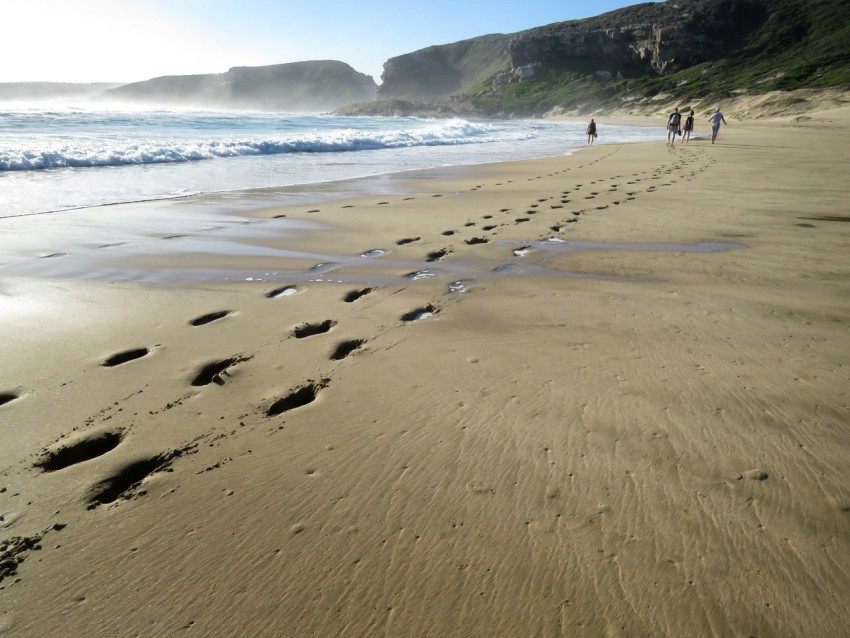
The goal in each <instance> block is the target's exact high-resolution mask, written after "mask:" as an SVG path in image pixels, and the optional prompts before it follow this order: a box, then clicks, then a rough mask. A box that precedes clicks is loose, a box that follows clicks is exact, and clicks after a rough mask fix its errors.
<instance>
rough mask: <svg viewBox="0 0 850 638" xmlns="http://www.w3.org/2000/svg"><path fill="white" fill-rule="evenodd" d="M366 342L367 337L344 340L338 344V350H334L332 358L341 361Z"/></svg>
mask: <svg viewBox="0 0 850 638" xmlns="http://www.w3.org/2000/svg"><path fill="white" fill-rule="evenodd" d="M364 343H366V340H365V339H352V340H351V341H343V342H342V343H340V344H339V345H337V347H336V350H334V351H333V354H332V355H331V360H332V361H341V360H342V359H345V358H346V357H347V356H348V355H350V354H351V353H352V352H354V351H355V350H357V349H359V348H360V347H361V346H362V345H363V344H364Z"/></svg>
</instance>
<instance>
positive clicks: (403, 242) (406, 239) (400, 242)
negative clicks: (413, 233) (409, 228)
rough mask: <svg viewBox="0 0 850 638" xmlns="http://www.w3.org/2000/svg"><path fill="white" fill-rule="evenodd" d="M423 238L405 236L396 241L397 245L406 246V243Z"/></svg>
mask: <svg viewBox="0 0 850 638" xmlns="http://www.w3.org/2000/svg"><path fill="white" fill-rule="evenodd" d="M420 239H422V238H421V237H405V238H404V239H399V240H398V241H397V242H396V245H397V246H404V245H405V244H412V243H413V242H415V241H419V240H420Z"/></svg>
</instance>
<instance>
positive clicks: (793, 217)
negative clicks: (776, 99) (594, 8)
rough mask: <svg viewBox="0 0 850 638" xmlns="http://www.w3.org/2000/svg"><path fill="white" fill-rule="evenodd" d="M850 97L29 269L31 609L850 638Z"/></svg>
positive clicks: (519, 632) (18, 356)
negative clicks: (720, 137) (685, 137)
mask: <svg viewBox="0 0 850 638" xmlns="http://www.w3.org/2000/svg"><path fill="white" fill-rule="evenodd" d="M839 115H841V114H836V115H829V117H827V116H824V118H823V119H822V120H815V121H813V124H812V126H811V127H802V126H798V125H791V124H788V123H773V124H757V125H751V126H744V125H738V124H737V123H736V124H735V125H734V126H733V127H730V128H729V129H728V130H727V131H726V137H725V138H724V142H725V144H720V145H715V146H710V145H708V144H705V143H699V142H695V143H691V144H690V145H687V146H683V147H679V148H676V149H675V151H670V150H669V149H667V148H665V147H664V144H663V135H662V137H660V138H659V142H658V144H657V145H651V144H650V145H640V146H609V147H605V146H601V147H597V148H594V149H592V150H590V151H587V152H583V153H580V154H578V155H576V156H573V157H561V158H552V159H548V160H539V161H531V162H520V163H513V164H505V165H497V166H491V167H487V169H486V170H484V169H481V170H480V171H479V170H476V171H475V172H474V174H464V175H463V176H460V177H458V178H457V179H453V178H452V176H451V175H445V174H444V175H442V176H441V179H440V180H431V181H420V182H418V184H419V187H420V188H419V189H417V190H415V191H411V192H398V191H390V192H366V193H362V194H358V195H357V196H352V197H349V198H346V199H344V200H334V199H323V200H322V201H319V202H316V203H312V202H310V203H307V202H304V201H303V199H299V200H297V203H296V204H293V205H290V206H285V205H283V204H282V205H281V206H280V207H276V208H272V209H266V210H262V211H257V212H255V213H252V215H254V217H253V218H241V221H245V222H250V223H246V224H242V223H238V221H237V220H240V217H239V216H238V215H246V214H247V213H246V212H245V211H244V209H243V210H241V211H240V212H239V213H238V215H234V216H232V217H227V218H221V219H219V222H226V223H216V222H215V221H214V220H213V219H212V218H211V217H212V216H207V215H201V216H199V218H198V227H197V228H196V227H192V225H191V224H189V225H188V226H187V227H183V228H180V229H179V232H175V231H176V230H177V229H172V228H160V227H157V228H156V229H155V230H151V231H150V232H148V233H147V236H145V237H143V238H141V239H140V237H139V233H135V231H134V233H132V236H128V237H117V236H111V237H103V241H99V242H98V243H96V244H86V243H80V244H79V245H70V246H68V247H67V248H66V247H63V249H62V251H61V252H63V253H65V254H64V255H62V256H54V257H52V258H51V259H38V258H37V255H35V251H34V252H32V253H30V254H29V256H28V255H26V254H24V253H23V252H21V253H18V254H16V255H14V256H13V257H9V258H8V259H7V260H6V261H5V262H4V263H3V265H2V270H0V272H2V274H3V282H2V288H0V292H2V295H3V298H4V299H6V300H8V302H9V303H6V304H4V305H3V306H2V309H0V322H2V326H3V329H4V331H6V332H5V334H10V335H19V336H20V341H19V340H15V341H14V342H12V345H14V348H12V352H11V354H10V355H9V356H8V357H7V359H6V360H5V361H4V366H2V369H0V436H2V437H3V438H2V440H3V443H4V445H3V446H2V450H0V516H2V518H0V555H2V560H0V565H2V569H0V609H2V610H4V611H3V612H2V614H0V633H2V634H3V635H4V636H5V635H8V636H34V635H45V636H46V635H57V634H58V633H61V632H62V631H63V630H64V629H65V628H67V627H69V626H72V627H74V628H75V631H76V632H77V633H79V634H80V635H86V636H113V635H126V634H140V635H149V636H171V635H178V634H181V633H183V632H186V631H189V630H193V631H194V632H195V633H197V634H198V635H293V636H294V635H299V636H303V635H342V634H347V635H374V634H377V633H380V634H383V635H387V636H410V635H415V636H470V635H487V636H576V635H588V636H599V635H608V636H658V635H669V636H682V635H694V636H702V635H758V636H764V635H840V634H841V632H842V631H843V629H844V627H846V625H847V619H848V612H847V610H846V609H845V606H844V605H843V603H842V602H841V601H840V600H839V599H838V598H836V592H842V591H845V590H846V589H847V588H848V586H850V570H848V569H847V568H846V567H844V565H847V564H850V537H848V535H847V531H846V530H847V515H848V514H847V513H848V511H850V484H848V482H847V478H846V472H844V471H843V470H842V468H843V467H844V465H845V459H846V458H847V454H848V452H850V424H848V421H847V419H846V413H847V402H848V396H847V388H848V387H850V383H848V382H850V355H848V353H850V348H848V347H847V346H848V345H850V344H848V341H847V323H848V321H850V307H848V301H847V300H848V298H850V294H848V292H850V291H848V289H847V283H846V282H847V281H848V275H849V274H850V272H848V271H847V266H846V258H845V256H846V254H847V249H848V247H849V246H848V244H850V236H848V232H850V230H845V228H847V225H846V224H841V223H835V220H836V219H838V218H841V217H842V214H841V211H842V210H843V209H842V206H844V202H845V201H846V197H847V195H848V192H847V190H848V187H847V186H846V181H845V180H842V179H841V175H840V173H841V170H842V168H841V167H842V166H844V165H846V162H844V163H842V162H835V161H834V159H835V157H836V156H838V155H841V154H842V153H843V154H844V156H846V150H844V149H846V148H848V143H850V117H847V116H846V114H845V115H841V117H839ZM733 135H734V137H733ZM780 142H781V143H782V144H783V145H787V146H788V149H787V150H786V151H785V152H784V154H782V155H781V156H780V154H778V153H776V152H775V150H773V146H774V145H776V144H778V143H780ZM752 167H757V168H758V174H759V175H760V176H762V177H761V178H760V180H758V181H757V182H754V181H753V180H751V179H749V177H748V175H749V173H748V170H750V169H751V168H752ZM718 184H722V185H723V187H722V189H718V187H717V185H718ZM837 185H838V186H837ZM826 186H829V188H826ZM402 190H403V189H402ZM437 196H439V197H437ZM585 197H588V198H591V199H587V200H585ZM243 208H244V207H243ZM155 217H156V215H152V216H151V218H155ZM83 218H85V219H88V220H90V217H88V216H84V217H83ZM81 219H82V218H81ZM290 222H291V223H290ZM308 222H309V223H308ZM15 223H16V224H19V223H21V222H15ZM193 223H194V222H193ZM202 224H203V225H205V226H202ZM801 224H806V225H805V226H803V225H801ZM200 227H216V228H217V229H216V230H215V231H212V232H201V231H200V230H198V228H200ZM140 228H143V226H140ZM136 230H139V229H136ZM106 234H109V233H106ZM141 234H144V233H141ZM176 235H182V236H176ZM164 238H168V240H167V241H162V239H164ZM103 246H108V250H104V249H102V247H103ZM98 247H100V248H98ZM57 252H60V251H58V250H55V249H53V248H52V247H51V246H50V245H45V246H40V247H38V254H44V255H55V254H56V253H57ZM432 258H433V259H432ZM34 326H35V328H34ZM19 343H20V345H18V344H19Z"/></svg>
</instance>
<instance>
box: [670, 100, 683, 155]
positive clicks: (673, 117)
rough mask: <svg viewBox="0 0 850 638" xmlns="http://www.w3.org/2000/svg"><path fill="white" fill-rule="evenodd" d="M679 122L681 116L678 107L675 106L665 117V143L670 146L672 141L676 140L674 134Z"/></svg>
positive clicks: (676, 133) (676, 132) (677, 132)
mask: <svg viewBox="0 0 850 638" xmlns="http://www.w3.org/2000/svg"><path fill="white" fill-rule="evenodd" d="M681 122H682V116H681V114H680V113H679V107H678V106H677V107H676V108H675V109H673V112H672V113H670V116H669V117H668V118H667V143H668V144H669V145H670V146H673V142H675V141H676V136H677V135H678V134H679V124H680V123H681Z"/></svg>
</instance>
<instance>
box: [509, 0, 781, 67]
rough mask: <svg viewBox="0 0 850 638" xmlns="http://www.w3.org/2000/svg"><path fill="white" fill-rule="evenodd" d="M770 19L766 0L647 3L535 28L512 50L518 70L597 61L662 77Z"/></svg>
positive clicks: (726, 47) (712, 55) (709, 56)
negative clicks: (534, 65) (529, 67)
mask: <svg viewBox="0 0 850 638" xmlns="http://www.w3.org/2000/svg"><path fill="white" fill-rule="evenodd" d="M767 17H768V12H767V8H766V6H765V4H764V3H763V2H762V0H690V1H689V2H662V3H657V4H655V3H644V4H639V5H635V6H632V7H627V8H625V9H620V10H617V11H611V12H609V13H605V14H602V15H600V16H597V17H595V18H589V19H586V20H572V21H569V22H560V23H556V24H551V25H548V26H545V27H540V28H538V29H531V30H529V31H526V32H523V33H520V34H518V35H517V36H515V37H514V38H513V39H512V40H511V41H510V42H509V44H508V48H509V52H510V60H511V66H512V68H514V69H516V68H521V67H524V66H526V65H531V64H559V63H562V62H563V61H565V60H594V61H599V62H603V61H610V62H612V63H613V64H614V65H622V66H627V67H631V68H633V69H634V70H635V71H637V72H640V73H648V74H656V75H663V74H667V73H674V72H676V71H680V70H682V69H685V68H688V67H690V66H693V65H695V64H700V63H702V62H706V61H709V60H714V59H717V58H720V57H722V56H723V55H725V54H726V53H727V52H729V51H731V50H733V49H734V48H735V47H736V46H738V45H739V44H740V42H741V41H742V40H743V39H744V38H745V37H746V36H747V35H748V34H749V33H750V32H751V31H753V30H755V29H756V28H758V27H759V26H760V25H761V24H762V23H763V22H764V21H765V20H766V19H767Z"/></svg>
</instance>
